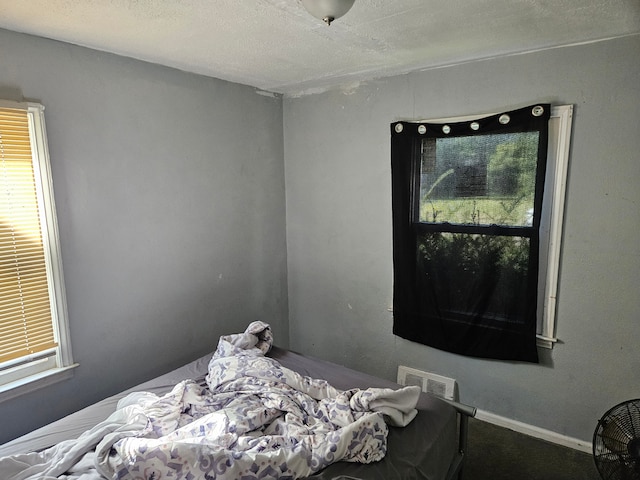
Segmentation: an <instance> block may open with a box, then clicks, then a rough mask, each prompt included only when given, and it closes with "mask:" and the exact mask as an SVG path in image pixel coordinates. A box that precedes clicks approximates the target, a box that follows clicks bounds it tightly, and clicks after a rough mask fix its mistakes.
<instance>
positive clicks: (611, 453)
mask: <svg viewBox="0 0 640 480" xmlns="http://www.w3.org/2000/svg"><path fill="white" fill-rule="evenodd" d="M593 458H594V460H595V463H596V467H597V468H598V472H599V473H600V476H601V477H602V478H603V479H604V480H640V399H636V400H629V401H626V402H622V403H620V404H618V405H616V406H615V407H613V408H611V409H610V410H608V411H607V412H606V413H605V414H604V415H603V416H602V418H601V419H600V421H599V422H598V426H597V427H596V431H595V432H594V434H593Z"/></svg>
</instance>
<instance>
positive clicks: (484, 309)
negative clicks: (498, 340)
mask: <svg viewBox="0 0 640 480" xmlns="http://www.w3.org/2000/svg"><path fill="white" fill-rule="evenodd" d="M529 249H530V239H528V238H525V237H503V236H492V235H477V234H461V233H445V232H433V233H423V234H419V235H418V237H417V250H416V256H417V258H416V261H417V265H418V275H419V276H418V282H419V284H420V290H421V291H422V292H423V293H424V294H425V297H426V301H425V305H424V310H425V311H433V312H438V314H439V315H442V316H444V317H445V318H448V319H450V320H453V321H459V322H471V321H473V322H481V323H482V324H484V325H486V326H491V325H495V324H496V323H497V322H499V323H500V324H504V323H507V324H508V323H516V324H523V323H524V321H525V318H523V315H522V309H523V308H525V307H526V302H523V298H526V295H527V294H526V292H527V289H528V285H529V283H528V282H529V279H528V277H529V275H528V274H529ZM434 314H435V313H434Z"/></svg>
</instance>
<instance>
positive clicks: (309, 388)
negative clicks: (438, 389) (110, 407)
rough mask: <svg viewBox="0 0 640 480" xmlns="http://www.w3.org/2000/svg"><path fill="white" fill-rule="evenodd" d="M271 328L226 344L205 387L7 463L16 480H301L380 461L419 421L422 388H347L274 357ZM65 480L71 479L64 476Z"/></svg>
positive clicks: (260, 326) (124, 411) (183, 386)
mask: <svg viewBox="0 0 640 480" xmlns="http://www.w3.org/2000/svg"><path fill="white" fill-rule="evenodd" d="M272 342H273V339H272V337H271V330H270V328H269V326H268V325H267V324H265V323H262V322H254V323H252V324H251V325H249V327H248V328H247V330H246V331H245V332H244V333H241V334H236V335H228V336H224V337H221V338H220V341H219V344H218V347H217V349H216V351H215V353H214V355H213V357H212V358H211V361H210V362H209V367H208V374H207V376H206V379H205V380H206V381H205V383H204V384H202V383H201V384H199V383H197V382H195V381H193V380H184V381H182V382H180V383H178V384H177V385H176V386H175V387H174V388H173V390H171V391H170V392H169V393H167V394H165V395H162V396H158V395H155V394H153V393H149V392H137V393H132V394H130V395H128V396H126V397H125V398H123V399H122V400H121V401H120V402H119V404H118V409H117V410H116V412H115V413H114V414H112V415H111V416H110V417H109V418H108V419H107V420H105V421H104V422H102V423H100V424H98V425H97V426H96V427H94V428H93V429H91V430H90V431H87V432H85V433H84V434H83V435H82V436H80V437H79V438H78V439H77V440H73V441H66V442H61V443H60V444H58V445H56V446H54V447H52V448H50V449H47V450H45V451H44V452H41V453H31V454H24V455H17V456H14V457H6V458H3V459H0V474H1V475H0V476H1V477H2V478H3V479H7V480H26V479H36V478H38V479H42V478H59V477H61V478H65V479H69V480H76V479H77V480H80V479H82V480H85V479H86V480H94V479H98V478H107V479H110V478H113V479H122V480H142V479H144V480H161V479H172V480H181V479H185V480H197V479H202V480H205V479H206V480H213V479H241V480H242V479H247V480H249V479H297V478H304V477H307V476H309V475H312V474H314V473H315V472H318V471H319V470H321V469H323V468H324V467H326V466H327V465H330V464H332V463H334V462H337V461H340V460H342V461H348V462H360V463H371V462H376V461H378V460H380V459H382V458H383V457H384V456H385V453H386V451H387V435H388V431H389V428H388V426H387V424H389V425H392V426H396V427H397V426H404V425H407V424H408V423H409V422H411V421H412V419H413V418H414V417H415V415H416V409H415V406H416V402H417V400H418V397H419V394H420V392H419V389H418V388H417V387H406V388H402V389H399V390H393V389H388V388H369V389H352V390H346V391H342V390H337V389H336V388H334V387H332V386H331V385H330V384H329V383H327V382H326V381H324V380H319V379H314V378H310V377H306V376H303V375H300V374H299V373H296V372H294V371H293V370H290V369H288V368H285V367H283V366H282V365H281V364H280V363H279V362H278V361H277V360H275V359H273V358H269V357H267V356H265V354H266V353H267V352H268V351H269V349H270V348H271V345H272ZM63 475H64V476H63Z"/></svg>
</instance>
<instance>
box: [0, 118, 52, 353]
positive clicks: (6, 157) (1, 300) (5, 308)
mask: <svg viewBox="0 0 640 480" xmlns="http://www.w3.org/2000/svg"><path fill="white" fill-rule="evenodd" d="M31 145H32V144H31V136H30V132H29V116H28V114H27V111H26V110H22V109H13V108H0V363H2V362H7V361H9V360H13V359H17V358H20V357H24V356H29V355H33V354H38V353H42V352H45V351H47V350H50V349H52V348H55V347H56V346H57V343H56V339H55V334H54V326H53V321H52V316H51V301H50V292H49V281H48V277H47V268H46V261H45V251H44V246H43V237H42V228H41V223H40V218H41V215H40V213H41V212H40V211H39V209H38V193H37V189H36V184H35V176H34V162H33V158H32V146H31Z"/></svg>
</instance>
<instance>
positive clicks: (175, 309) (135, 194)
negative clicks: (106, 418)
mask: <svg viewBox="0 0 640 480" xmlns="http://www.w3.org/2000/svg"><path fill="white" fill-rule="evenodd" d="M22 97H24V98H26V99H28V100H34V101H39V102H41V103H42V104H44V106H45V118H46V122H47V131H48V137H49V149H50V155H51V164H52V172H53V182H54V190H55V198H56V202H57V207H58V219H59V227H60V236H61V239H60V240H61V246H62V257H63V267H64V273H65V277H66V290H67V300H68V307H69V316H70V328H71V340H72V346H73V353H74V359H75V360H76V361H77V362H78V363H79V364H80V367H78V368H77V369H76V370H75V374H74V377H73V378H72V379H71V380H68V381H64V382H62V383H58V384H56V385H54V386H51V387H47V388H44V389H41V390H38V391H36V392H34V393H32V394H28V395H25V396H22V397H19V398H18V399H15V400H10V401H6V402H3V403H2V404H0V418H1V419H2V421H1V423H2V427H1V428H0V443H2V442H3V441H6V440H8V439H10V438H12V437H14V436H16V435H18V434H20V433H22V432H25V431H28V430H30V429H32V428H34V427H37V426H39V425H40V424H43V423H46V422H49V421H51V420H54V419H56V418H58V417H60V416H62V415H65V414H67V413H70V412H71V411H74V410H76V409H78V408H80V407H82V406H84V405H86V404H88V403H90V402H93V401H96V400H98V399H101V398H103V397H105V396H107V395H110V394H112V393H115V392H116V391H119V390H122V389H123V388H124V387H129V386H131V385H134V384H136V383H138V382H140V381H142V380H145V379H147V378H149V377H151V376H155V375H157V374H160V373H162V372H165V371H168V370H170V369H172V368H174V367H176V366H178V365H180V364H183V363H186V362H187V361H189V360H192V359H194V358H196V357H198V356H200V355H203V354H204V353H206V352H209V351H212V350H213V349H214V348H215V345H216V343H217V340H218V337H219V335H221V334H224V333H234V332H236V331H241V330H244V328H245V327H246V325H247V324H248V323H249V322H251V321H253V320H256V319H260V320H264V321H267V322H269V323H271V324H272V326H273V329H274V334H275V336H276V339H278V340H279V343H280V344H282V345H286V344H287V342H288V325H287V281H286V243H285V215H284V211H285V209H284V167H283V162H282V158H283V143H282V142H283V140H282V139H283V134H282V99H281V98H279V97H268V96H264V95H258V94H257V93H256V92H255V91H254V89H252V88H250V87H246V86H242V85H237V84H232V83H227V82H223V81H219V80H215V79H211V78H206V77H201V76H197V75H192V74H187V73H183V72H180V71H177V70H172V69H168V68H163V67H159V66H155V65H151V64H146V63H143V62H138V61H134V60H130V59H125V58H121V57H118V56H114V55H109V54H105V53H100V52H96V51H92V50H88V49H84V48H80V47H76V46H71V45H68V44H63V43H58V42H53V41H48V40H44V39H40V38H36V37H31V36H27V35H21V34H17V33H12V32H8V31H5V30H0V98H5V99H7V98H8V99H13V100H22Z"/></svg>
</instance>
